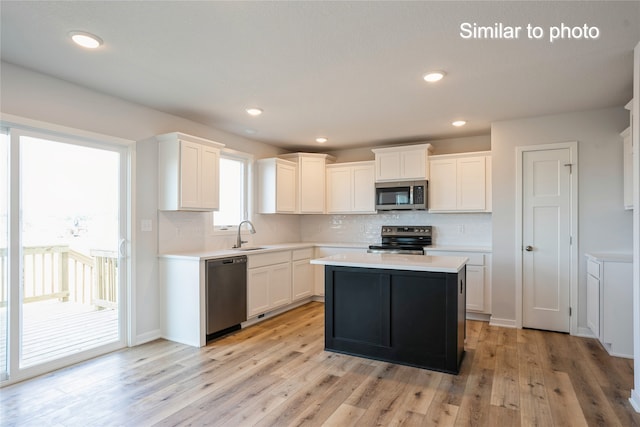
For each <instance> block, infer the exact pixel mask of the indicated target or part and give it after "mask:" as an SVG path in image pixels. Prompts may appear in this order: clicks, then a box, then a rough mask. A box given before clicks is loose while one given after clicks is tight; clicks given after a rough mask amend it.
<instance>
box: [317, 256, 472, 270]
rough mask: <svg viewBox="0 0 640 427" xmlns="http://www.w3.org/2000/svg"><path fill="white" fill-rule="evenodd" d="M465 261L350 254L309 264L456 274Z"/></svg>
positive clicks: (444, 258) (442, 257)
mask: <svg viewBox="0 0 640 427" xmlns="http://www.w3.org/2000/svg"><path fill="white" fill-rule="evenodd" d="M467 260H468V258H466V257H455V256H429V255H403V254H368V253H350V254H338V255H332V256H328V257H325V258H317V259H312V260H311V264H319V265H335V266H340V267H361V268H380V269H385V270H410V271H426V272H438V273H457V272H458V271H460V270H461V269H462V268H463V267H464V265H465V264H466V263H467Z"/></svg>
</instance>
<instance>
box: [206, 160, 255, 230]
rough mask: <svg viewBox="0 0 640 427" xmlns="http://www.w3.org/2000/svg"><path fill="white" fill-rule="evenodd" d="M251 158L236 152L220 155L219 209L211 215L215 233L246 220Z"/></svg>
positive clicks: (232, 227) (231, 227)
mask: <svg viewBox="0 0 640 427" xmlns="http://www.w3.org/2000/svg"><path fill="white" fill-rule="evenodd" d="M251 160H252V157H251V155H249V154H245V153H240V152H237V151H231V150H223V151H222V152H221V153H220V209H219V210H218V211H217V212H214V213H213V225H214V229H215V230H216V231H225V230H232V229H234V228H235V227H237V226H238V224H240V222H241V221H243V220H245V219H248V217H249V206H248V193H249V165H250V164H251Z"/></svg>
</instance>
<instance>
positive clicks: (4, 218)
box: [0, 129, 9, 381]
mask: <svg viewBox="0 0 640 427" xmlns="http://www.w3.org/2000/svg"><path fill="white" fill-rule="evenodd" d="M8 244H9V135H8V134H7V132H6V131H5V130H3V129H0V381H3V380H6V379H7V376H8V371H7V369H8V365H7V361H8V348H9V347H8V339H9V329H8V328H9V309H8V308H9V291H8V289H9V269H8Z"/></svg>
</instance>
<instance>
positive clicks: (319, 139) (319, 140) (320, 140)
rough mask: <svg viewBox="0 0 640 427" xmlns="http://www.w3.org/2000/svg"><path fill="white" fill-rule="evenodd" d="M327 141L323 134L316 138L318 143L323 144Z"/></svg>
mask: <svg viewBox="0 0 640 427" xmlns="http://www.w3.org/2000/svg"><path fill="white" fill-rule="evenodd" d="M327 141H328V139H327V138H325V137H324V136H320V137H318V138H316V142H317V143H319V144H324V143H325V142H327Z"/></svg>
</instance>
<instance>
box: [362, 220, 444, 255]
mask: <svg viewBox="0 0 640 427" xmlns="http://www.w3.org/2000/svg"><path fill="white" fill-rule="evenodd" d="M431 234H432V227H431V226H430V225H420V226H397V225H392V226H390V225H384V226H382V231H381V233H380V236H381V237H382V242H381V244H380V245H371V246H369V250H368V251H367V252H369V253H401V254H420V255H424V249H423V248H424V247H425V246H431Z"/></svg>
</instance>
